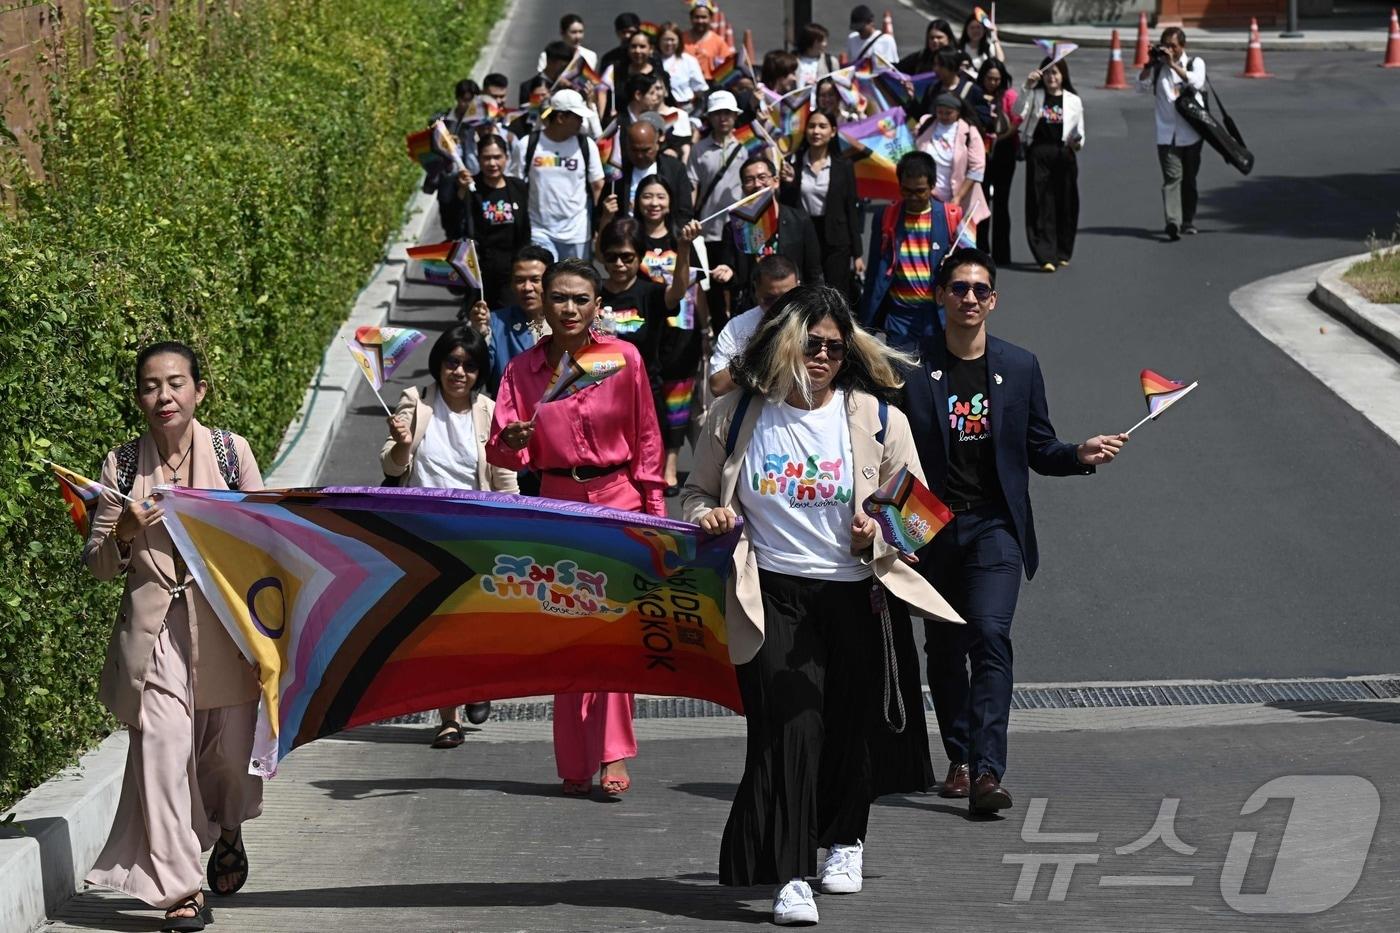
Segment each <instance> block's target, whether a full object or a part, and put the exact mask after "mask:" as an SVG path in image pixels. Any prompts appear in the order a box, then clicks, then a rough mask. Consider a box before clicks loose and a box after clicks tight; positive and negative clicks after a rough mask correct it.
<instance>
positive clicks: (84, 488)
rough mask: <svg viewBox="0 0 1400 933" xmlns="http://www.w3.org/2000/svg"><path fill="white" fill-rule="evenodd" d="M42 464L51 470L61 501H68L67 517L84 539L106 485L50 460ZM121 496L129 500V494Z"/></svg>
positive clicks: (90, 526)
mask: <svg viewBox="0 0 1400 933" xmlns="http://www.w3.org/2000/svg"><path fill="white" fill-rule="evenodd" d="M44 465H45V466H47V467H48V468H49V469H50V470H52V471H53V475H54V478H55V479H57V480H58V489H59V492H60V493H62V494H63V501H64V502H67V503H68V517H69V518H71V519H73V527H75V528H77V529H78V534H79V535H81V536H82V537H83V540H85V541H86V540H87V536H88V532H89V531H91V530H92V513H93V511H94V510H95V509H96V508H97V502H98V500H100V499H101V498H102V494H103V493H104V492H106V491H107V487H106V486H103V485H102V484H101V483H99V482H97V481H96V480H91V479H88V478H87V477H86V476H82V475H80V474H78V473H74V472H73V471H72V470H70V469H68V468H66V467H61V466H59V465H58V464H57V463H54V462H53V461H52V460H45V461H44ZM123 498H124V499H126V500H127V501H128V502H130V501H131V497H130V496H123Z"/></svg>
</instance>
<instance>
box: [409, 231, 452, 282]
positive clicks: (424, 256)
mask: <svg viewBox="0 0 1400 933" xmlns="http://www.w3.org/2000/svg"><path fill="white" fill-rule="evenodd" d="M457 242H458V241H456V240H444V241H443V242H441V243H425V244H423V245H422V246H410V247H409V248H408V251H407V252H408V258H409V259H416V260H418V261H419V262H420V263H422V265H421V267H420V269H421V271H422V273H423V278H424V279H426V280H427V281H429V282H431V283H432V284H434V285H446V286H461V285H462V284H463V283H464V279H463V277H462V274H461V272H459V271H458V270H457V269H456V268H454V267H453V265H452V253H453V250H454V249H456V247H457Z"/></svg>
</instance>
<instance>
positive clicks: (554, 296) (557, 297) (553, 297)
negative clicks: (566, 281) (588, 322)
mask: <svg viewBox="0 0 1400 933" xmlns="http://www.w3.org/2000/svg"><path fill="white" fill-rule="evenodd" d="M593 301H594V298H593V296H592V295H583V294H579V295H566V294H564V293H563V292H550V293H549V303H550V304H552V305H568V304H571V305H574V306H576V307H579V308H586V307H588V306H589V305H591V304H593Z"/></svg>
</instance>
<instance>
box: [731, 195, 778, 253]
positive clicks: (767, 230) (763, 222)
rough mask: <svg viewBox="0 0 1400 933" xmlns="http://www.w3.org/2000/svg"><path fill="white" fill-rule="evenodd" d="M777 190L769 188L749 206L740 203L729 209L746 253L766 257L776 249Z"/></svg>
mask: <svg viewBox="0 0 1400 933" xmlns="http://www.w3.org/2000/svg"><path fill="white" fill-rule="evenodd" d="M775 190H776V189H773V188H768V189H766V190H765V191H764V192H763V193H762V195H760V196H759V197H757V198H755V199H754V200H752V201H750V202H749V203H747V204H744V203H742V202H741V203H738V204H735V205H734V206H733V207H731V208H730V209H729V217H730V221H729V222H730V223H731V224H732V225H733V227H734V233H735V235H736V236H737V237H738V238H739V246H740V248H742V249H743V251H744V252H746V253H749V254H750V255H754V256H766V255H768V254H769V253H771V252H773V251H774V250H775V249H776V246H775V244H774V241H775V240H776V239H777V237H778V199H777V198H776V197H774V193H775Z"/></svg>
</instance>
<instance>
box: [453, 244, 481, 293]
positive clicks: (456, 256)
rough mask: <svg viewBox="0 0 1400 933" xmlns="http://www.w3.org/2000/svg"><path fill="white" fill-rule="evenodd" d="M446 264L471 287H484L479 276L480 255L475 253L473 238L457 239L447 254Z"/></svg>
mask: <svg viewBox="0 0 1400 933" xmlns="http://www.w3.org/2000/svg"><path fill="white" fill-rule="evenodd" d="M447 264H448V265H449V266H451V267H452V271H453V272H455V273H457V275H459V276H460V277H461V279H462V281H464V282H466V283H467V284H468V285H470V286H471V287H472V288H476V289H480V288H482V287H484V286H483V285H482V278H481V257H480V256H478V255H477V252H476V241H475V240H458V241H457V242H456V243H455V244H453V246H452V251H451V252H450V253H448V255H447Z"/></svg>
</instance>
